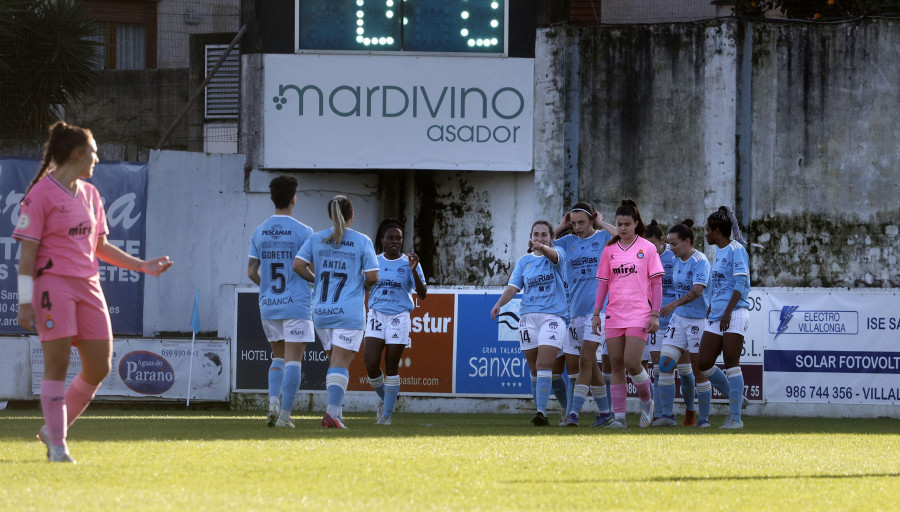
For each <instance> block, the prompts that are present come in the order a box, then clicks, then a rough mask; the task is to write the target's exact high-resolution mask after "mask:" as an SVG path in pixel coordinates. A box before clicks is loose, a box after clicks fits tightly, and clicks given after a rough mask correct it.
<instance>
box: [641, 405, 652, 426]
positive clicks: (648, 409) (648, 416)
mask: <svg viewBox="0 0 900 512" xmlns="http://www.w3.org/2000/svg"><path fill="white" fill-rule="evenodd" d="M651 423H653V400H648V401H646V402H641V421H640V423H638V426H639V427H641V428H647V427H649V426H650V424H651Z"/></svg>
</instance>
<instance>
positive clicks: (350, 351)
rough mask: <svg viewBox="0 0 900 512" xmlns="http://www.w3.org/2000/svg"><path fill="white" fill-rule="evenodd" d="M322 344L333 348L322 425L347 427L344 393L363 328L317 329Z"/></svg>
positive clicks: (327, 374)
mask: <svg viewBox="0 0 900 512" xmlns="http://www.w3.org/2000/svg"><path fill="white" fill-rule="evenodd" d="M316 333H317V334H318V335H319V339H321V340H322V346H323V347H326V348H330V349H331V357H330V358H329V361H328V372H327V373H326V374H325V388H326V390H327V392H328V406H327V409H326V412H325V417H324V418H322V426H324V427H328V428H347V427H346V426H345V425H344V421H343V409H342V407H343V403H344V393H346V391H347V385H348V384H349V382H350V370H349V368H350V362H351V361H353V358H354V356H355V355H356V353H357V352H359V345H360V344H361V343H362V338H363V333H364V332H363V330H362V329H316Z"/></svg>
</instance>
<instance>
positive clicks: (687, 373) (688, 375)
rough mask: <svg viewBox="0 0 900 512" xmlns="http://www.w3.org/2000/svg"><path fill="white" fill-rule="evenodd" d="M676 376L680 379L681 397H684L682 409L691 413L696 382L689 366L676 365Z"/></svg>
mask: <svg viewBox="0 0 900 512" xmlns="http://www.w3.org/2000/svg"><path fill="white" fill-rule="evenodd" d="M678 375H679V376H680V377H681V396H682V397H684V408H685V410H688V411H693V410H694V388H695V387H696V380H695V379H694V371H693V370H692V369H691V365H690V364H680V365H678Z"/></svg>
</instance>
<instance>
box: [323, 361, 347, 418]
mask: <svg viewBox="0 0 900 512" xmlns="http://www.w3.org/2000/svg"><path fill="white" fill-rule="evenodd" d="M349 382H350V371H349V370H347V369H346V368H338V367H334V368H329V369H328V372H327V373H326V374H325V389H327V390H328V409H327V411H326V412H327V413H328V414H330V415H331V417H332V418H340V417H341V412H342V411H341V405H342V404H343V403H344V392H345V391H347V384H348V383H349Z"/></svg>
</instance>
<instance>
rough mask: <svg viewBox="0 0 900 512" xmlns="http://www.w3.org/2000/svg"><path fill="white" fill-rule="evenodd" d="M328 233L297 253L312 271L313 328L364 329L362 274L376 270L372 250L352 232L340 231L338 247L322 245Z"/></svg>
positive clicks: (366, 240)
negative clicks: (314, 272)
mask: <svg viewBox="0 0 900 512" xmlns="http://www.w3.org/2000/svg"><path fill="white" fill-rule="evenodd" d="M332 231H334V229H333V228H328V229H326V230H324V231H319V232H318V233H316V234H314V235H313V236H312V237H310V239H309V240H307V241H306V243H305V244H303V247H301V248H300V252H298V253H297V257H298V258H300V259H301V260H303V261H306V262H308V263H312V264H313V266H314V267H315V270H316V282H315V287H314V288H313V324H314V325H315V326H316V329H365V327H366V308H365V299H366V292H365V283H366V276H365V273H366V272H369V271H372V270H378V260H377V258H376V257H375V247H374V246H373V245H372V241H371V240H369V237H367V236H366V235H364V234H362V233H359V232H357V231H353V230H352V229H347V230H345V231H344V239H343V240H341V243H340V245H335V244H333V243H331V242H326V241H325V239H326V238H328V237H330V236H331V233H332Z"/></svg>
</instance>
